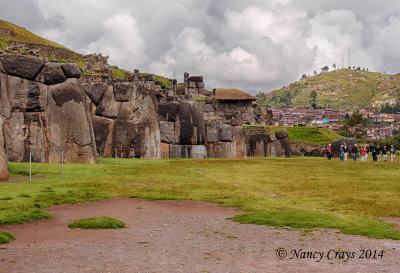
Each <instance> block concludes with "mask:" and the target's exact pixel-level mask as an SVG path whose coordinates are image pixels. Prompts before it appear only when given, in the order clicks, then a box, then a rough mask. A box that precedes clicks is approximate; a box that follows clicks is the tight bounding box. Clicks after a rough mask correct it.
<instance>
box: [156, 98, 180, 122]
mask: <svg viewBox="0 0 400 273" xmlns="http://www.w3.org/2000/svg"><path fill="white" fill-rule="evenodd" d="M178 109H179V102H177V101H172V102H168V103H160V104H159V105H158V114H159V116H160V119H161V120H164V121H176V120H177V115H178Z"/></svg>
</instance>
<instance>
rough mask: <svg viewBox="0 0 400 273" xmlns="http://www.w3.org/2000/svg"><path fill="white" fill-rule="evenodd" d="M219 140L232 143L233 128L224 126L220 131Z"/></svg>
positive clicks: (227, 125)
mask: <svg viewBox="0 0 400 273" xmlns="http://www.w3.org/2000/svg"><path fill="white" fill-rule="evenodd" d="M219 140H220V141H223V142H231V141H232V140H233V135H232V126H231V125H229V124H222V125H221V127H220V129H219Z"/></svg>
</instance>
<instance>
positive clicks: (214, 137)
mask: <svg viewBox="0 0 400 273" xmlns="http://www.w3.org/2000/svg"><path fill="white" fill-rule="evenodd" d="M206 131H207V135H206V143H217V142H218V140H219V135H218V129H216V128H212V127H207V129H206Z"/></svg>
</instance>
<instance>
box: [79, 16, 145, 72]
mask: <svg viewBox="0 0 400 273" xmlns="http://www.w3.org/2000/svg"><path fill="white" fill-rule="evenodd" d="M87 48H88V51H90V52H101V53H103V54H105V55H109V56H110V58H109V62H110V63H111V64H115V65H118V66H120V67H124V68H127V69H131V70H133V68H134V67H138V66H140V65H143V64H144V63H145V62H146V61H147V57H146V55H145V41H144V40H143V38H142V36H141V34H140V32H139V30H138V26H137V22H136V20H135V19H134V18H133V17H132V16H130V15H129V14H127V13H123V14H115V15H114V16H113V17H110V18H107V19H106V20H105V21H104V22H103V35H102V36H101V37H100V38H99V39H98V40H97V41H95V42H92V43H90V44H89V45H88V47H87Z"/></svg>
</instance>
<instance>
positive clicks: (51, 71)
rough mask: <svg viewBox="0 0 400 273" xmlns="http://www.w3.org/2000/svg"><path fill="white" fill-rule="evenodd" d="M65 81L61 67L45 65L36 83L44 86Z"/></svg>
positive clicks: (54, 64) (50, 64) (51, 64)
mask: <svg viewBox="0 0 400 273" xmlns="http://www.w3.org/2000/svg"><path fill="white" fill-rule="evenodd" d="M66 79H67V77H66V76H65V75H64V72H63V70H62V69H61V65H60V64H57V63H46V64H45V66H44V67H43V69H42V71H41V72H40V74H39V75H38V76H37V78H36V81H38V82H41V83H44V84H46V85H52V84H58V83H62V82H64V81H65V80H66Z"/></svg>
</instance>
